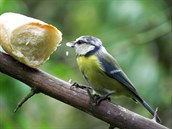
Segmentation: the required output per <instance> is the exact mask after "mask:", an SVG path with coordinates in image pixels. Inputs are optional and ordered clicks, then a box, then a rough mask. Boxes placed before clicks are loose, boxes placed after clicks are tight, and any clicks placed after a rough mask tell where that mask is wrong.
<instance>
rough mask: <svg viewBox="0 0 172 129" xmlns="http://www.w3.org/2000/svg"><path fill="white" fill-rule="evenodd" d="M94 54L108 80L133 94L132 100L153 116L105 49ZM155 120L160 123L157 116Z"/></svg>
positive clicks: (151, 110)
mask: <svg viewBox="0 0 172 129" xmlns="http://www.w3.org/2000/svg"><path fill="white" fill-rule="evenodd" d="M103 49H104V48H103ZM96 54H97V57H98V60H99V61H100V64H101V66H102V70H103V71H104V73H105V74H106V75H107V76H109V77H110V78H113V79H115V80H117V81H118V82H119V83H121V84H122V85H123V86H124V87H125V88H126V89H127V90H129V91H130V92H131V93H132V94H133V97H134V98H133V99H134V100H135V99H137V100H138V101H139V102H140V103H141V104H142V105H143V106H144V107H145V108H146V109H147V110H148V111H149V112H150V113H151V114H152V115H154V113H155V111H154V110H153V109H152V108H151V107H150V106H149V105H148V104H147V103H146V102H145V101H144V100H143V99H142V98H141V97H140V96H139V95H138V93H137V91H136V89H135V88H134V86H133V84H132V83H131V82H130V80H129V79H128V78H127V76H126V75H125V73H124V72H123V71H122V70H121V68H120V67H119V65H118V64H117V62H116V61H115V59H114V58H113V57H112V56H111V55H110V54H109V53H108V52H106V50H105V49H104V50H103V51H99V52H97V53H96ZM157 120H158V121H160V119H159V117H158V116H157Z"/></svg>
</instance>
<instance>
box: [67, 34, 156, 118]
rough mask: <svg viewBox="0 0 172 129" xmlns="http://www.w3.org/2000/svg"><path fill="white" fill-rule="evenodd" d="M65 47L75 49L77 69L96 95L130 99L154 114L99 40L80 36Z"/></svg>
mask: <svg viewBox="0 0 172 129" xmlns="http://www.w3.org/2000/svg"><path fill="white" fill-rule="evenodd" d="M66 45H67V46H69V47H74V48H75V51H76V55H77V64H78V66H79V69H80V71H81V72H82V74H83V76H84V78H85V79H86V80H87V82H88V83H89V84H90V85H91V87H92V88H93V89H94V90H95V91H96V92H97V93H99V94H100V95H102V96H106V97H107V96H109V95H111V94H114V95H124V96H127V97H130V98H132V99H133V100H135V101H138V102H140V103H141V104H142V105H143V106H144V107H145V108H146V109H147V110H148V111H149V112H150V113H151V114H152V115H154V114H155V111H154V110H153V109H152V108H151V107H150V106H149V105H148V104H147V103H146V102H145V101H144V100H143V99H142V98H141V97H140V96H139V94H138V92H137V91H136V89H135V88H134V85H133V84H132V83H131V81H130V80H129V79H128V77H127V76H126V74H125V73H124V72H123V71H122V69H121V68H120V66H119V65H118V63H117V61H116V60H115V59H114V58H113V57H112V56H111V55H110V54H109V53H108V52H107V51H106V49H105V48H104V47H103V46H102V42H101V40H100V39H98V38H96V37H93V36H81V37H79V38H77V39H76V40H75V41H72V42H68V43H67V44H66ZM157 119H158V120H159V118H157Z"/></svg>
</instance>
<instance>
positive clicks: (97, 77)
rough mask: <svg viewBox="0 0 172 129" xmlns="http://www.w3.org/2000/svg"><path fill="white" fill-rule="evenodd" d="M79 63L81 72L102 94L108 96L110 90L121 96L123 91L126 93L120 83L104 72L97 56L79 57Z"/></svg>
mask: <svg viewBox="0 0 172 129" xmlns="http://www.w3.org/2000/svg"><path fill="white" fill-rule="evenodd" d="M77 63H78V66H79V69H80V70H81V72H82V73H83V74H84V75H85V76H86V77H87V78H88V81H89V83H90V84H91V86H92V87H93V88H94V90H96V91H97V92H99V93H100V94H106V93H107V91H108V90H109V91H111V90H113V91H116V94H118V95H120V94H121V92H122V91H125V89H124V87H123V86H122V85H121V84H120V83H119V82H118V81H116V80H115V79H113V78H110V77H109V76H107V75H106V74H105V73H104V72H103V70H102V69H101V64H100V63H99V61H98V59H97V57H96V56H94V55H91V56H88V57H85V56H79V57H78V58H77Z"/></svg>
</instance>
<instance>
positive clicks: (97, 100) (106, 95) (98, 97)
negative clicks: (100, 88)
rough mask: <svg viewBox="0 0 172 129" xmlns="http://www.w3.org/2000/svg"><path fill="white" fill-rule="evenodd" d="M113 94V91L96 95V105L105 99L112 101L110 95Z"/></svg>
mask: <svg viewBox="0 0 172 129" xmlns="http://www.w3.org/2000/svg"><path fill="white" fill-rule="evenodd" d="M111 94H112V92H111V93H107V94H105V95H104V96H99V95H94V97H95V104H96V106H97V105H99V104H100V103H101V102H102V101H103V100H109V101H111V99H110V97H109V96H110V95H111Z"/></svg>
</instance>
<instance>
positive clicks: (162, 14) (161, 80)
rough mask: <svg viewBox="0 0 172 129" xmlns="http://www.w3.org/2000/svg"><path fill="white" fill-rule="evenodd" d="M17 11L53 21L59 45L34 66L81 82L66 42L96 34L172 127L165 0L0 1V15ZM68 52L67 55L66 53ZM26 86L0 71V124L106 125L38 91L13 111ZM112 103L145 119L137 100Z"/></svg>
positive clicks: (24, 128)
mask: <svg viewBox="0 0 172 129" xmlns="http://www.w3.org/2000/svg"><path fill="white" fill-rule="evenodd" d="M9 11H10V12H17V13H21V14H24V15H27V16H30V17H34V18H37V19H40V20H42V21H45V22H47V23H50V24H52V25H54V26H56V27H57V28H58V29H59V30H60V31H62V33H63V41H62V45H61V46H60V47H59V48H58V49H57V51H56V52H54V53H53V54H52V56H51V58H50V60H48V61H47V62H46V63H44V64H43V65H42V66H41V67H40V69H41V70H43V71H46V72H48V73H49V74H52V75H53V76H56V77H58V78H61V79H63V80H65V81H68V80H69V79H72V80H73V81H77V82H78V83H81V84H86V82H85V81H84V79H83V78H82V75H81V73H80V71H79V70H78V67H77V64H76V60H75V53H74V50H73V49H70V48H67V47H66V45H65V44H66V42H67V41H71V40H75V39H76V38H77V37H79V36H81V35H92V36H96V37H98V38H100V39H101V40H102V42H103V45H104V46H105V47H106V48H107V50H108V51H109V53H111V54H112V55H113V56H114V57H116V59H117V60H118V62H119V64H120V65H121V67H122V69H123V70H124V71H125V73H126V74H127V75H128V77H129V78H130V80H131V81H132V82H133V83H134V85H135V87H136V89H137V90H138V92H139V93H140V95H141V96H142V97H143V98H144V99H145V100H146V101H147V102H148V103H149V104H150V105H151V106H152V107H153V108H154V109H155V108H156V107H158V108H159V110H158V114H159V116H160V118H161V120H162V122H163V123H162V124H163V125H165V126H167V127H172V68H171V66H172V61H171V60H172V2H171V0H157V1H155V0H95V1H93V0H0V14H2V13H4V12H9ZM66 51H69V56H66ZM29 91H30V88H29V87H28V86H25V84H23V83H21V82H19V81H17V80H15V79H13V78H11V77H9V76H7V75H5V74H2V73H0V129H31V128H32V129H107V128H108V126H109V125H108V124H107V123H105V122H103V121H101V120H99V119H96V118H94V117H92V116H90V115H88V114H86V113H84V112H82V111H80V110H78V109H75V108H73V107H71V106H69V105H66V104H64V103H62V102H60V101H57V100H54V99H52V98H50V97H48V96H45V95H43V94H38V95H35V96H34V97H33V98H31V99H30V100H29V101H27V102H26V103H25V104H24V106H23V107H22V108H21V109H20V110H19V111H18V112H17V113H13V110H14V108H15V107H16V105H17V103H18V102H19V101H20V100H21V99H22V98H23V97H24V96H25V95H26V94H27V93H28V92H29ZM113 102H114V103H116V104H119V105H121V106H123V107H125V108H127V109H129V110H131V111H133V112H136V113H138V114H140V115H143V116H146V117H149V118H151V117H152V116H151V115H150V113H149V112H148V111H147V110H146V109H145V108H143V107H142V106H141V105H140V104H136V103H135V102H133V101H132V100H130V99H128V98H125V97H117V98H114V99H113Z"/></svg>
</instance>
